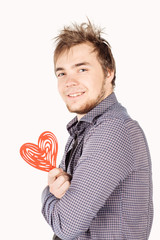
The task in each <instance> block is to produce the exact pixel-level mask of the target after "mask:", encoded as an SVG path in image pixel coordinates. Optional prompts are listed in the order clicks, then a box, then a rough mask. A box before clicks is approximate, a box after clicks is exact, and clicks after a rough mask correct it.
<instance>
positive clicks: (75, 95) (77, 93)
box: [67, 92, 85, 98]
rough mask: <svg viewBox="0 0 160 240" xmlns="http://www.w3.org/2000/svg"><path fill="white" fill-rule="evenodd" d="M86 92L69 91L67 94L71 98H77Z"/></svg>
mask: <svg viewBox="0 0 160 240" xmlns="http://www.w3.org/2000/svg"><path fill="white" fill-rule="evenodd" d="M84 93H85V92H76V93H69V94H67V96H68V97H69V98H77V97H80V96H82V95H83V94H84Z"/></svg>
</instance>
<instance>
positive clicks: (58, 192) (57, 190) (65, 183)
mask: <svg viewBox="0 0 160 240" xmlns="http://www.w3.org/2000/svg"><path fill="white" fill-rule="evenodd" d="M70 181H71V176H70V175H69V174H68V173H66V172H64V171H63V169H62V168H54V169H52V170H51V171H50V172H49V173H48V185H49V190H50V192H51V193H52V194H53V195H54V196H55V197H56V198H59V199H60V198H62V197H63V196H64V194H65V193H66V191H67V190H68V189H69V187H70V185H71V183H70Z"/></svg>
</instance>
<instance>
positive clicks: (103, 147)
mask: <svg viewBox="0 0 160 240" xmlns="http://www.w3.org/2000/svg"><path fill="white" fill-rule="evenodd" d="M67 129H68V131H69V133H70V136H69V139H68V142H67V144H66V147H65V152H64V156H63V159H62V162H61V164H60V167H61V168H63V169H64V170H65V169H66V157H67V155H68V154H69V152H70V150H71V149H72V146H73V144H74V139H75V137H77V141H78V142H77V143H78V144H77V145H76V148H75V150H74V151H73V152H72V155H71V158H70V161H69V165H68V168H67V172H68V173H69V174H71V175H72V181H71V186H70V188H69V190H68V191H67V192H66V194H65V195H64V196H63V197H62V198H61V199H57V198H56V197H55V196H54V195H52V194H51V193H50V192H49V188H48V187H46V188H45V190H44V191H43V194H42V203H43V207H42V213H43V215H44V217H45V219H46V221H47V222H48V224H49V225H50V226H51V227H52V229H53V231H54V232H55V234H56V235H57V236H59V237H60V238H61V239H63V240H71V239H75V240H76V239H77V240H85V239H96V240H102V239H107V240H122V239H123V240H133V239H134V240H147V239H148V237H149V233H150V230H151V226H152V220H153V204H152V173H151V160H150V154H149V149H148V145H147V142H146V138H145V136H144V133H143V131H142V129H141V128H140V126H139V124H138V123H137V122H136V121H134V120H132V119H131V118H130V116H129V115H128V114H127V111H126V109H125V108H124V107H122V106H121V104H119V103H118V101H117V99H116V96H115V94H114V93H112V94H111V95H109V96H108V97H107V98H106V99H104V100H103V101H102V102H101V103H100V104H98V105H97V106H96V107H95V108H94V109H92V110H91V111H90V112H88V113H87V114H86V115H85V116H84V117H83V118H81V120H80V121H79V122H78V121H77V117H75V118H74V119H73V120H72V121H71V122H70V123H69V124H68V125H67Z"/></svg>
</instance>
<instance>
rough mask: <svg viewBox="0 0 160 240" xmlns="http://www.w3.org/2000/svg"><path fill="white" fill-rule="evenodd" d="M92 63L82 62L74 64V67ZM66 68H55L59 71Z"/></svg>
mask: <svg viewBox="0 0 160 240" xmlns="http://www.w3.org/2000/svg"><path fill="white" fill-rule="evenodd" d="M89 65H91V64H90V63H89V62H81V63H76V64H74V65H73V66H72V68H76V67H80V66H89ZM63 70H65V69H64V68H63V67H57V68H56V69H55V72H58V71H63Z"/></svg>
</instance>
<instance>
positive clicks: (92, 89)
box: [55, 43, 114, 119]
mask: <svg viewBox="0 0 160 240" xmlns="http://www.w3.org/2000/svg"><path fill="white" fill-rule="evenodd" d="M92 51H93V46H92V45H91V44H89V43H82V44H79V45H76V46H73V47H72V48H71V49H70V50H69V51H64V52H62V54H60V56H59V57H58V59H57V61H56V63H55V71H56V76H57V78H58V90H59V93H60V95H61V96H62V98H63V100H64V102H65V103H66V106H67V108H68V109H69V111H70V112H75V113H77V116H78V119H80V118H81V117H83V116H84V115H85V114H86V113H87V112H89V111H90V110H91V109H92V108H94V107H95V106H96V105H97V104H98V103H100V102H101V101H102V100H103V99H104V98H106V97H107V96H108V95H109V94H111V93H112V91H113V88H112V84H111V81H112V79H113V76H114V73H113V72H109V73H108V75H107V77H105V76H104V72H103V70H102V67H101V65H100V63H99V61H98V59H97V54H96V52H92Z"/></svg>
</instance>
